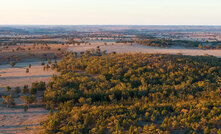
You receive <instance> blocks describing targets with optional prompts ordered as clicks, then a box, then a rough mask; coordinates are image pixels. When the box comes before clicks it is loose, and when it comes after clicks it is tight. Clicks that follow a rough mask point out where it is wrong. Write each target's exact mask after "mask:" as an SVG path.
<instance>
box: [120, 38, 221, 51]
mask: <svg viewBox="0 0 221 134" xmlns="http://www.w3.org/2000/svg"><path fill="white" fill-rule="evenodd" d="M117 43H137V44H141V45H145V46H152V47H162V48H169V47H173V46H175V47H177V46H178V47H190V48H199V49H220V48H221V43H220V42H210V43H209V42H199V41H188V40H171V39H142V40H137V41H133V40H131V41H118V42H117Z"/></svg>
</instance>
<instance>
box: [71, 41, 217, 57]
mask: <svg viewBox="0 0 221 134" xmlns="http://www.w3.org/2000/svg"><path fill="white" fill-rule="evenodd" d="M97 46H100V49H101V51H104V50H106V51H107V52H108V53H111V52H116V53H164V54H178V53H180V54H184V55H193V56H194V55H213V56H217V57H221V50H199V49H185V48H156V47H149V46H143V45H138V44H133V45H131V44H123V43H107V45H104V43H101V42H96V43H91V45H80V46H69V48H68V50H69V51H73V52H83V51H86V50H91V49H96V47H97Z"/></svg>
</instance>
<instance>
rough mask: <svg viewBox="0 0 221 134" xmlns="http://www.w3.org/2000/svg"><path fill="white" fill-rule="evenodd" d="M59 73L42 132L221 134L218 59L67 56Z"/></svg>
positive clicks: (50, 90) (220, 67)
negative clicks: (49, 110)
mask: <svg viewBox="0 0 221 134" xmlns="http://www.w3.org/2000/svg"><path fill="white" fill-rule="evenodd" d="M57 70H58V71H59V72H60V75H58V76H53V77H52V80H51V82H50V83H49V84H48V85H47V89H46V91H45V94H44V100H45V102H46V107H47V108H48V109H51V112H50V115H49V117H48V120H47V121H46V122H45V123H44V127H45V129H44V133H59V132H60V133H76V134H78V133H94V134H96V133H129V134H135V133H139V134H140V133H185V132H186V133H220V132H221V129H220V128H221V125H220V123H221V108H220V104H221V99H220V98H221V59H219V58H215V57H211V56H194V57H192V56H183V55H162V54H109V55H103V56H89V55H83V56H81V57H76V56H75V55H74V54H69V55H67V56H66V57H65V58H63V60H62V61H60V62H59V63H58V67H57ZM53 111H54V112H53Z"/></svg>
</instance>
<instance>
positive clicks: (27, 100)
mask: <svg viewBox="0 0 221 134" xmlns="http://www.w3.org/2000/svg"><path fill="white" fill-rule="evenodd" d="M20 98H21V100H23V101H24V102H25V103H26V104H27V105H28V107H29V105H30V104H32V103H36V102H37V98H36V97H35V96H34V95H32V96H21V97H20Z"/></svg>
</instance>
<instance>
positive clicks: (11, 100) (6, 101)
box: [2, 94, 15, 107]
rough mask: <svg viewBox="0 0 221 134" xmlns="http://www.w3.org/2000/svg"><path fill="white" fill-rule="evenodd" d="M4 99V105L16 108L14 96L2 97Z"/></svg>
mask: <svg viewBox="0 0 221 134" xmlns="http://www.w3.org/2000/svg"><path fill="white" fill-rule="evenodd" d="M2 99H3V101H2V104H4V105H7V107H8V106H15V101H14V98H13V96H12V94H10V95H8V96H2Z"/></svg>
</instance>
